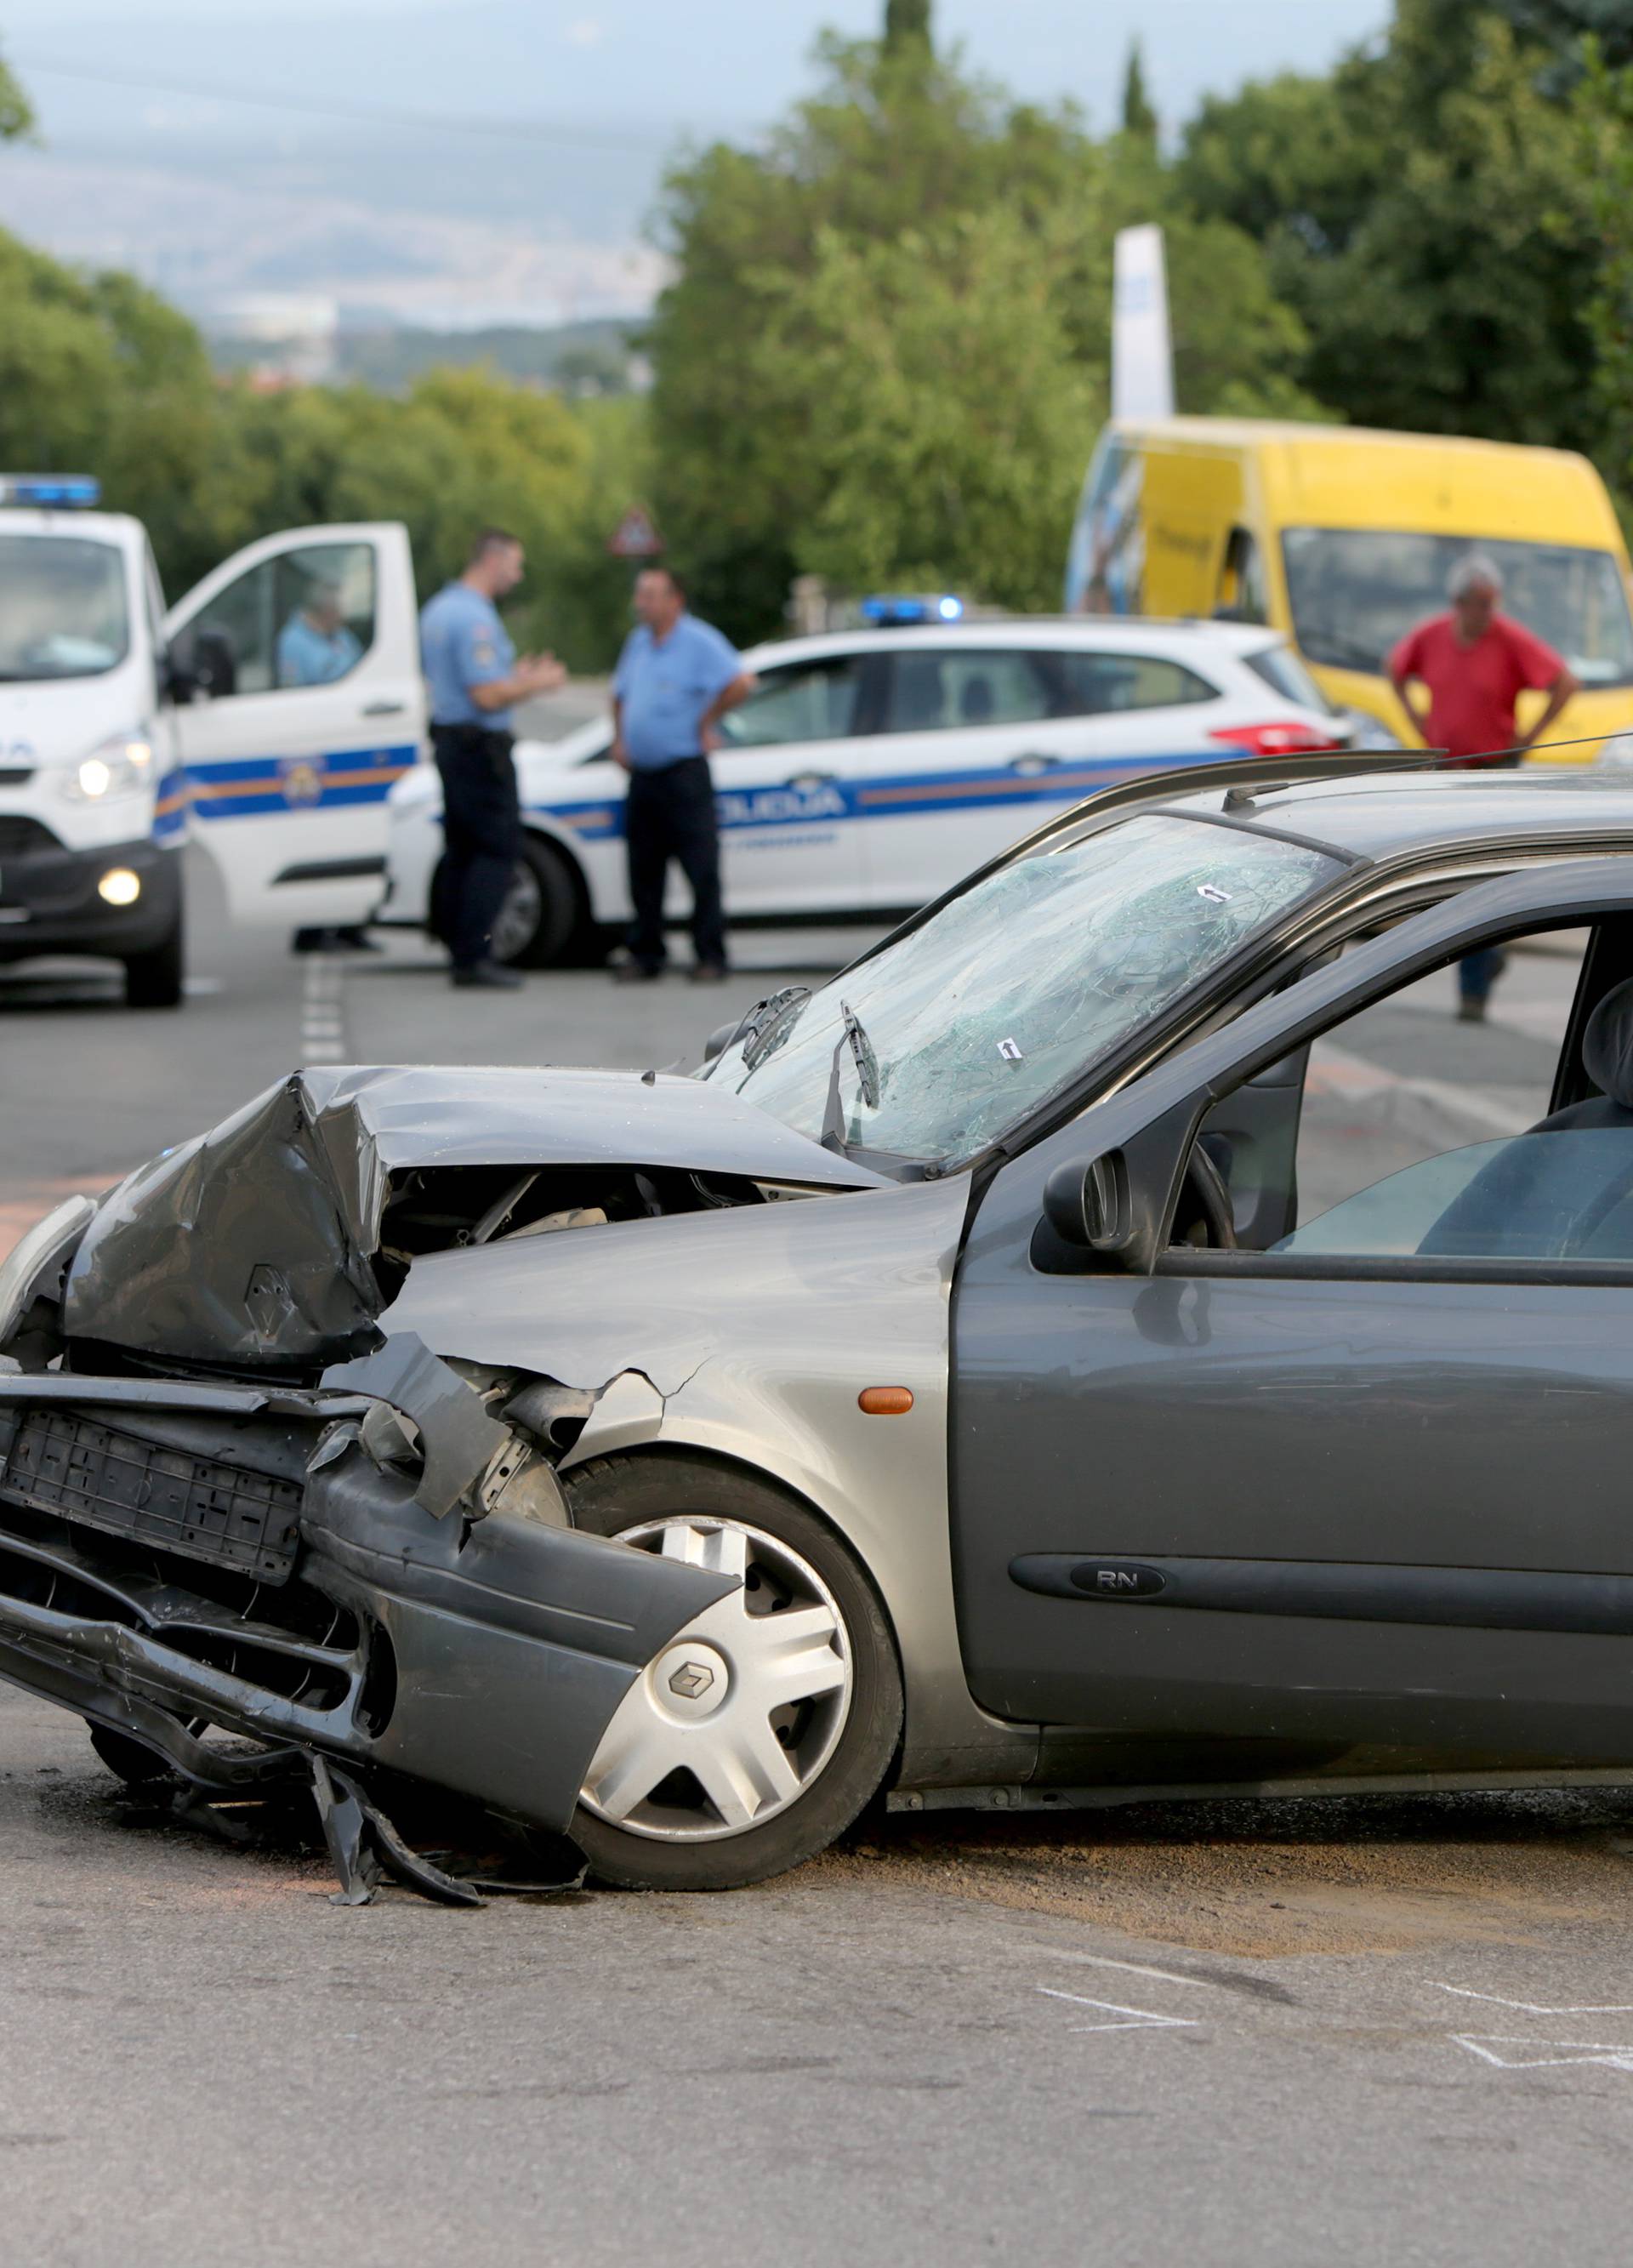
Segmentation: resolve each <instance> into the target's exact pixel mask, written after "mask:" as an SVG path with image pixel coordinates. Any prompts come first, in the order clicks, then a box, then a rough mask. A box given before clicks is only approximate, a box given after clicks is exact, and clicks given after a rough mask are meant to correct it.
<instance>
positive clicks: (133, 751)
mask: <svg viewBox="0 0 1633 2268" xmlns="http://www.w3.org/2000/svg"><path fill="white" fill-rule="evenodd" d="M152 777H153V743H152V742H151V740H143V738H142V737H141V735H140V734H139V733H116V734H115V736H114V739H113V740H104V741H103V743H102V745H101V747H99V748H92V751H91V754H90V755H88V756H82V757H81V758H80V760H79V762H77V764H76V765H75V766H74V768H73V770H71V771H70V772H67V773H65V774H64V775H63V794H64V795H67V796H72V797H73V798H74V799H76V800H77V801H78V802H82V803H100V802H102V801H103V800H104V799H105V798H106V797H107V796H110V795H129V794H130V793H131V792H132V791H133V790H134V789H136V788H139V787H146V786H147V785H148V784H150V783H151V780H152Z"/></svg>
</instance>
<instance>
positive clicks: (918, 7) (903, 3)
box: [885, 0, 931, 55]
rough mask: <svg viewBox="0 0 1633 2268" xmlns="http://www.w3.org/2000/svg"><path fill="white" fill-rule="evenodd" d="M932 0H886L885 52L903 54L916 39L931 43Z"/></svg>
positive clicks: (920, 43)
mask: <svg viewBox="0 0 1633 2268" xmlns="http://www.w3.org/2000/svg"><path fill="white" fill-rule="evenodd" d="M930 9H931V0H885V52H886V55H901V53H902V52H903V51H904V50H905V49H906V48H908V47H910V46H912V45H913V44H914V43H915V42H917V43H918V44H919V45H920V46H923V47H926V48H927V47H928V46H929V45H930Z"/></svg>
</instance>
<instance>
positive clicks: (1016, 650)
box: [874, 639, 1070, 740]
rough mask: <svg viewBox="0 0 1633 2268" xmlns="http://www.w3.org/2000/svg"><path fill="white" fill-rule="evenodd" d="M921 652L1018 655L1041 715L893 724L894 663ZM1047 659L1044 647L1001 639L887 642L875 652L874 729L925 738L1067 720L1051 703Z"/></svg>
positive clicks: (895, 736) (894, 736)
mask: <svg viewBox="0 0 1633 2268" xmlns="http://www.w3.org/2000/svg"><path fill="white" fill-rule="evenodd" d="M923 652H935V653H938V654H939V655H941V656H943V657H944V658H945V659H957V660H970V661H975V660H982V659H986V658H987V657H988V656H989V655H997V656H998V657H999V658H1000V659H1004V660H1008V659H1011V657H1014V658H1016V659H1019V660H1020V661H1021V662H1022V663H1024V664H1025V665H1026V667H1027V668H1028V669H1029V670H1030V671H1031V673H1032V675H1033V678H1034V679H1035V680H1036V681H1037V684H1038V688H1039V691H1040V692H1041V695H1042V696H1043V703H1044V706H1043V711H1042V713H1041V715H1040V716H1037V717H1012V718H991V719H989V720H988V721H987V722H985V723H982V724H979V725H972V724H968V723H966V722H965V721H964V720H962V719H960V721H959V722H958V723H956V724H952V725H893V724H892V723H891V722H890V711H891V704H892V703H893V702H894V698H895V678H896V665H897V664H898V662H900V661H901V659H903V657H904V656H907V655H910V654H915V653H923ZM1046 659H1048V650H1047V649H1045V648H1043V647H1041V646H1030V645H1024V646H1023V645H1015V644H1002V643H1001V644H994V645H977V644H975V643H974V642H971V643H969V644H966V643H965V642H964V641H963V640H962V639H960V640H959V641H958V642H957V643H956V644H953V643H952V642H951V641H948V642H946V643H945V644H944V643H942V642H940V641H937V642H936V644H934V645H933V646H931V644H929V642H928V641H927V642H926V643H925V644H922V645H909V644H903V645H895V646H891V647H889V648H888V649H887V650H886V652H882V653H881V654H880V655H879V661H880V663H881V665H882V667H881V672H880V683H879V692H878V712H877V714H878V722H877V724H876V725H875V727H874V729H875V731H876V732H877V733H878V735H879V738H880V739H881V740H910V739H913V738H914V737H916V736H920V735H922V736H923V738H925V739H927V740H928V739H935V740H946V739H950V738H951V737H952V736H953V735H954V734H955V733H1029V732H1033V731H1035V730H1036V728H1037V727H1038V726H1039V725H1056V724H1061V723H1063V722H1067V721H1070V720H1068V719H1064V718H1061V717H1060V716H1059V715H1058V714H1057V713H1056V710H1055V708H1054V706H1053V691H1052V687H1051V684H1050V681H1049V676H1048V671H1047V670H1046V669H1045V668H1044V667H1043V666H1042V665H1043V663H1044V662H1045V661H1046Z"/></svg>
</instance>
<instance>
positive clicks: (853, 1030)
mask: <svg viewBox="0 0 1633 2268" xmlns="http://www.w3.org/2000/svg"><path fill="white" fill-rule="evenodd" d="M839 1016H840V1024H841V1027H842V1028H841V1030H840V1035H839V1037H838V1039H837V1040H836V1041H835V1043H834V1068H833V1070H832V1071H830V1072H829V1073H828V1101H826V1103H824V1105H823V1107H822V1135H821V1141H822V1147H823V1148H824V1149H825V1150H832V1151H834V1152H835V1153H836V1154H837V1155H838V1156H839V1157H842V1158H848V1157H849V1156H850V1143H849V1142H848V1141H847V1140H846V1138H845V1112H844V1106H843V1104H842V1102H841V1101H840V1099H839V1074H840V1071H841V1069H842V1066H843V1063H844V1057H845V1049H846V1048H847V1047H849V1049H850V1055H851V1060H852V1061H853V1062H854V1064H856V1067H857V1084H858V1085H859V1086H860V1087H861V1089H862V1100H863V1101H864V1102H865V1103H866V1105H867V1107H868V1108H869V1109H870V1110H877V1109H878V1108H879V1057H877V1056H876V1055H875V1054H874V1052H873V1042H872V1041H871V1040H870V1039H869V1037H868V1035H867V1034H866V1032H865V1031H864V1029H863V1025H862V1019H861V1018H860V1016H858V1015H857V1012H856V1010H855V1009H854V1008H853V1007H852V1006H851V1005H850V1002H849V1001H848V1000H842V1001H841V1002H840V1004H839Z"/></svg>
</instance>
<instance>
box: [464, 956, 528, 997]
mask: <svg viewBox="0 0 1633 2268" xmlns="http://www.w3.org/2000/svg"><path fill="white" fill-rule="evenodd" d="M448 974H449V977H450V980H451V982H452V983H455V984H457V985H459V986H460V989H461V990H464V989H465V988H466V987H467V986H471V985H475V986H479V987H480V988H481V989H482V990H483V991H486V992H519V991H520V990H521V989H522V986H523V985H524V983H526V978H525V977H524V976H522V974H521V972H520V970H519V969H515V968H505V967H504V965H503V963H501V962H499V961H473V962H472V963H471V965H470V967H469V968H452V969H450V970H449V972H448Z"/></svg>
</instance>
